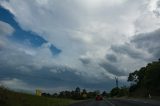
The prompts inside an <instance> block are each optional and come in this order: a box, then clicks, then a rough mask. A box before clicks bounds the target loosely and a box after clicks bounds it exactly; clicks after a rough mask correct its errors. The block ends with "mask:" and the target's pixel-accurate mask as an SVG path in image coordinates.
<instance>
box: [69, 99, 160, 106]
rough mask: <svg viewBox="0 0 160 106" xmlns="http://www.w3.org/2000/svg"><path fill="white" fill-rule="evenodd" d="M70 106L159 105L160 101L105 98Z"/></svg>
mask: <svg viewBox="0 0 160 106" xmlns="http://www.w3.org/2000/svg"><path fill="white" fill-rule="evenodd" d="M70 106H160V102H159V101H154V100H139V99H105V100H103V101H95V100H88V101H83V102H79V103H75V104H72V105H70Z"/></svg>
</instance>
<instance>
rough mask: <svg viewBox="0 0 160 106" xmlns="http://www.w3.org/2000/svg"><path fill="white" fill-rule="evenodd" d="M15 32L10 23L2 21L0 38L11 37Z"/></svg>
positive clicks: (0, 23) (0, 22)
mask: <svg viewBox="0 0 160 106" xmlns="http://www.w3.org/2000/svg"><path fill="white" fill-rule="evenodd" d="M13 32H14V28H12V26H10V25H9V24H8V23H5V22H3V21H0V36H6V35H11V34H12V33H13Z"/></svg>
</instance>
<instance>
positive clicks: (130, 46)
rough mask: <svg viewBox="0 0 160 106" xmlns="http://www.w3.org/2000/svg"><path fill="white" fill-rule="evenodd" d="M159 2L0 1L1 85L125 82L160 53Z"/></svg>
mask: <svg viewBox="0 0 160 106" xmlns="http://www.w3.org/2000/svg"><path fill="white" fill-rule="evenodd" d="M158 1H159V0H65V1H60V0H1V1H0V14H1V13H2V14H1V16H0V38H1V39H0V84H3V85H5V86H8V87H10V88H13V89H27V90H32V91H33V90H34V89H35V88H41V89H47V88H48V89H49V90H53V91H54V90H56V89H72V88H74V87H75V86H81V87H84V88H88V89H91V88H92V89H103V90H104V89H105V90H106V89H107V90H110V88H112V87H114V86H115V84H114V83H113V82H114V80H115V79H114V78H115V76H117V77H118V78H119V80H120V81H119V82H121V84H122V85H124V84H127V83H126V81H127V75H128V74H129V73H130V72H133V71H135V70H136V69H139V68H140V67H142V66H144V65H145V64H147V63H148V62H151V61H154V60H157V59H158V58H159V57H160V56H159V52H160V43H159V41H160V35H159V33H160V30H159V28H160V25H159V22H160V17H159V16H158V14H159V2H158ZM5 35H7V36H5ZM8 35H9V36H8ZM13 85H15V86H13ZM24 86H25V87H24Z"/></svg>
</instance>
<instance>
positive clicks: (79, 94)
mask: <svg viewBox="0 0 160 106" xmlns="http://www.w3.org/2000/svg"><path fill="white" fill-rule="evenodd" d="M98 94H100V95H102V96H104V97H106V96H108V93H107V92H106V91H103V92H102V93H100V91H99V90H96V91H87V90H86V89H82V90H81V89H80V87H76V89H75V90H72V91H67V90H66V91H61V92H59V93H54V94H49V93H42V96H46V97H53V98H54V97H55V98H71V99H75V100H84V99H90V98H95V97H96V95H98Z"/></svg>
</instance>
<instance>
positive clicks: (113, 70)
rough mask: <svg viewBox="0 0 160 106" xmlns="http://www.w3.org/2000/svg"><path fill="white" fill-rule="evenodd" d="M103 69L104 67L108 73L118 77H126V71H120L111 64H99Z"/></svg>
mask: <svg viewBox="0 0 160 106" xmlns="http://www.w3.org/2000/svg"><path fill="white" fill-rule="evenodd" d="M99 65H100V66H101V67H103V68H104V69H105V70H106V71H107V72H109V73H111V74H113V75H116V76H125V75H126V73H125V72H124V70H122V69H119V68H118V67H117V66H114V65H112V64H110V63H107V62H103V63H100V64H99Z"/></svg>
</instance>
